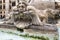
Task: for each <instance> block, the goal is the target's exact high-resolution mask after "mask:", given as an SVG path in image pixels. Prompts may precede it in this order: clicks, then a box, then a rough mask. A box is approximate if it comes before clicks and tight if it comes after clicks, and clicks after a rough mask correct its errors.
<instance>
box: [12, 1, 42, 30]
mask: <svg viewBox="0 0 60 40" xmlns="http://www.w3.org/2000/svg"><path fill="white" fill-rule="evenodd" d="M11 20H12V21H13V22H14V25H15V26H16V27H17V28H18V29H24V28H28V26H30V25H42V23H41V21H40V19H39V16H38V15H36V13H35V11H32V10H30V9H29V7H28V5H27V4H26V2H24V1H20V2H19V3H18V5H17V6H16V7H14V8H13V14H12V15H11Z"/></svg>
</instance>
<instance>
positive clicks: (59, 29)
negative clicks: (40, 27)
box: [58, 28, 60, 40]
mask: <svg viewBox="0 0 60 40" xmlns="http://www.w3.org/2000/svg"><path fill="white" fill-rule="evenodd" d="M58 32H59V40H60V28H58Z"/></svg>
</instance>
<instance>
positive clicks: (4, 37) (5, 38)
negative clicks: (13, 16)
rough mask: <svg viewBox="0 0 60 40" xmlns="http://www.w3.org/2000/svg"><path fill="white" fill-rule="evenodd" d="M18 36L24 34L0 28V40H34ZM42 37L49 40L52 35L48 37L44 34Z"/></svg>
mask: <svg viewBox="0 0 60 40" xmlns="http://www.w3.org/2000/svg"><path fill="white" fill-rule="evenodd" d="M58 30H59V31H58V32H59V36H60V28H58ZM11 32H13V33H11ZM19 34H23V35H24V34H25V33H21V32H19V31H17V30H11V29H2V28H0V40H36V39H34V38H26V37H22V36H19ZM43 35H44V34H43ZM40 36H41V35H40ZM44 36H47V37H50V40H51V39H52V38H53V36H54V35H52V36H51V34H50V35H48V34H45V35H44ZM59 40H60V37H59Z"/></svg>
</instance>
